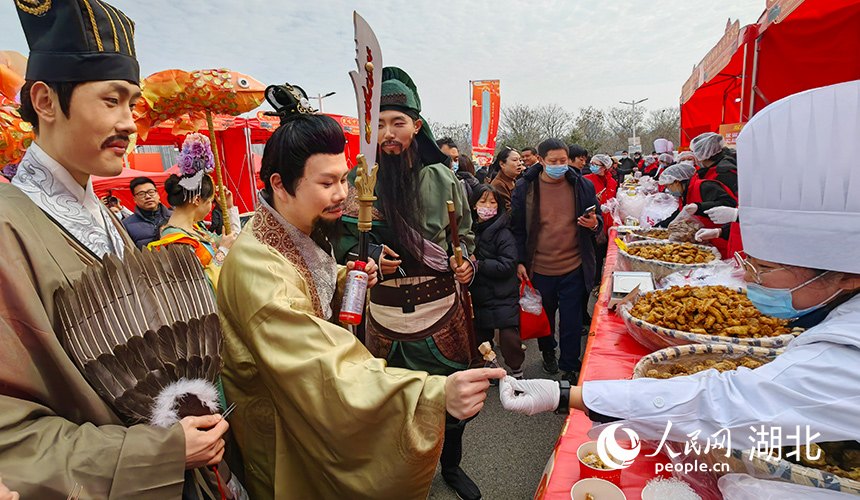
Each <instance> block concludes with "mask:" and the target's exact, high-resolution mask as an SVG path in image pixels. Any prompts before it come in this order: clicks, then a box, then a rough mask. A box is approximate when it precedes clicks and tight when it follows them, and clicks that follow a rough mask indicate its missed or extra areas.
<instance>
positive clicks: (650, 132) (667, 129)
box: [642, 107, 681, 149]
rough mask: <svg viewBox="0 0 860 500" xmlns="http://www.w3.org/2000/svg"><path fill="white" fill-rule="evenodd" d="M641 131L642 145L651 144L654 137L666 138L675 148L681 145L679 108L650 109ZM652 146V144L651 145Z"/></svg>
mask: <svg viewBox="0 0 860 500" xmlns="http://www.w3.org/2000/svg"><path fill="white" fill-rule="evenodd" d="M645 126H646V130H643V132H642V147H643V149H644V148H647V147H648V145H653V144H654V141H655V140H656V139H668V140H670V141H672V143H673V144H674V145H675V148H676V149H677V148H678V146H680V145H681V109H680V108H677V107H671V108H663V109H657V110H654V111H651V113H650V114H649V115H648V119H647V120H646V122H645ZM651 147H653V146H651Z"/></svg>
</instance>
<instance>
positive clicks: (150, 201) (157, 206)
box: [122, 177, 173, 249]
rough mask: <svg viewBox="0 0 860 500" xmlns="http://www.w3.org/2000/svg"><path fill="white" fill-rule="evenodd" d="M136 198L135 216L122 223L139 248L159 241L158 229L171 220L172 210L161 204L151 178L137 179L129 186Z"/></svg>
mask: <svg viewBox="0 0 860 500" xmlns="http://www.w3.org/2000/svg"><path fill="white" fill-rule="evenodd" d="M128 187H129V189H131V194H132V195H133V196H134V205H135V207H134V215H131V216H130V217H126V218H125V219H123V221H122V225H123V226H125V230H126V231H128V235H129V236H131V239H132V241H134V244H135V245H136V246H137V248H141V249H142V248H143V247H145V246H146V245H148V244H150V243H152V242H153V241H155V240H157V239H158V228H159V227H161V225H162V224H163V223H165V222H167V219H169V218H170V216H171V214H173V211H172V210H169V209H168V208H167V207H165V206H164V205H162V204H161V202H160V201H161V200H160V199H159V197H158V190H157V189H156V188H155V182H153V181H152V179H150V178H149V177H135V178H134V179H132V180H131V182H130V183H129V185H128Z"/></svg>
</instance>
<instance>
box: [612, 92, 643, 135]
mask: <svg viewBox="0 0 860 500" xmlns="http://www.w3.org/2000/svg"><path fill="white" fill-rule="evenodd" d="M647 100H648V98H647V97H646V98H645V99H640V100H638V101H630V102H624V101H618V103H619V104H626V105H628V106H633V145H634V146H635V145H636V105H637V104H642V103H643V102H645V101H647ZM640 147H641V146H640Z"/></svg>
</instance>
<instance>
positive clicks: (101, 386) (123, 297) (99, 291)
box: [54, 245, 223, 427]
mask: <svg viewBox="0 0 860 500" xmlns="http://www.w3.org/2000/svg"><path fill="white" fill-rule="evenodd" d="M54 300H55V302H56V305H57V310H58V312H59V316H60V320H61V322H62V325H63V332H62V335H61V342H62V344H63V347H64V348H65V350H66V352H67V353H68V354H69V356H70V357H71V358H72V360H74V362H75V364H76V365H77V366H78V368H79V369H80V370H81V372H82V373H83V374H84V376H85V377H86V379H87V380H88V381H89V382H90V384H91V385H92V386H93V388H94V389H95V390H96V392H98V394H99V395H100V396H101V397H102V398H104V400H105V401H107V402H108V403H110V404H111V405H112V406H113V407H114V408H115V409H116V410H117V411H118V412H119V413H120V414H122V415H123V416H124V417H125V418H126V420H127V421H128V422H129V423H140V422H149V423H150V424H152V425H162V426H165V427H169V426H170V425H173V424H174V423H176V422H177V421H179V420H180V419H182V418H183V417H185V416H188V415H205V414H212V413H215V412H216V411H218V407H219V404H218V399H219V398H218V391H217V389H216V384H217V379H218V375H219V374H220V372H221V367H222V365H223V363H222V360H221V348H222V337H221V324H220V323H219V321H218V314H217V312H216V308H215V297H214V295H213V293H212V288H211V286H210V285H209V281H208V280H207V278H206V275H205V274H204V273H203V268H202V267H201V266H200V262H199V261H198V260H197V257H196V256H195V255H194V252H193V250H191V248H190V247H189V246H187V245H166V246H163V247H160V248H159V249H158V250H152V251H150V250H144V251H142V252H141V251H137V250H135V251H126V252H125V260H124V261H121V260H120V259H119V258H118V257H117V256H115V255H113V254H108V255H106V256H105V258H104V261H103V262H101V263H99V264H96V265H94V266H91V267H89V268H87V269H86V270H85V271H84V273H83V274H82V275H81V277H80V278H79V279H78V280H76V281H75V282H74V283H72V284H71V285H66V286H64V287H62V288H60V289H59V290H57V292H56V294H55V296H54Z"/></svg>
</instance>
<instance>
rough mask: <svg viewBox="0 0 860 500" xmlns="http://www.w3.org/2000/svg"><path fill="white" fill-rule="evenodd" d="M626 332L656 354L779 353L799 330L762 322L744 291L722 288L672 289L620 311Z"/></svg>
mask: <svg viewBox="0 0 860 500" xmlns="http://www.w3.org/2000/svg"><path fill="white" fill-rule="evenodd" d="M621 318H622V319H623V320H624V323H625V326H626V327H627V331H628V332H629V333H630V334H631V335H632V336H633V337H634V338H636V340H638V341H639V342H640V343H642V344H643V345H645V346H646V347H650V348H653V349H655V350H657V349H662V348H664V347H670V346H675V345H687V344H707V343H726V344H745V345H754V346H759V347H772V348H778V347H783V346H785V345H786V344H788V342H790V341H791V340H793V339H794V337H796V336H797V335H799V334H800V333H801V332H802V330H801V329H794V330H792V329H790V328H788V327H787V326H786V325H787V323H788V322H787V321H786V320H782V319H778V318H773V317H771V316H765V315H763V314H761V313H760V312H759V310H758V309H756V308H755V306H753V304H752V302H750V300H749V299H748V298H747V297H746V295H745V294H744V293H743V291H742V290H739V289H737V290H735V289H731V288H727V287H724V286H701V287H694V286H689V285H686V286H683V287H680V286H673V287H670V288H666V289H663V290H657V291H654V292H650V293H648V294H645V295H643V296H641V297H639V299H638V300H637V301H636V302H635V303H634V304H633V305H632V307H631V306H629V305H628V306H622V307H621Z"/></svg>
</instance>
